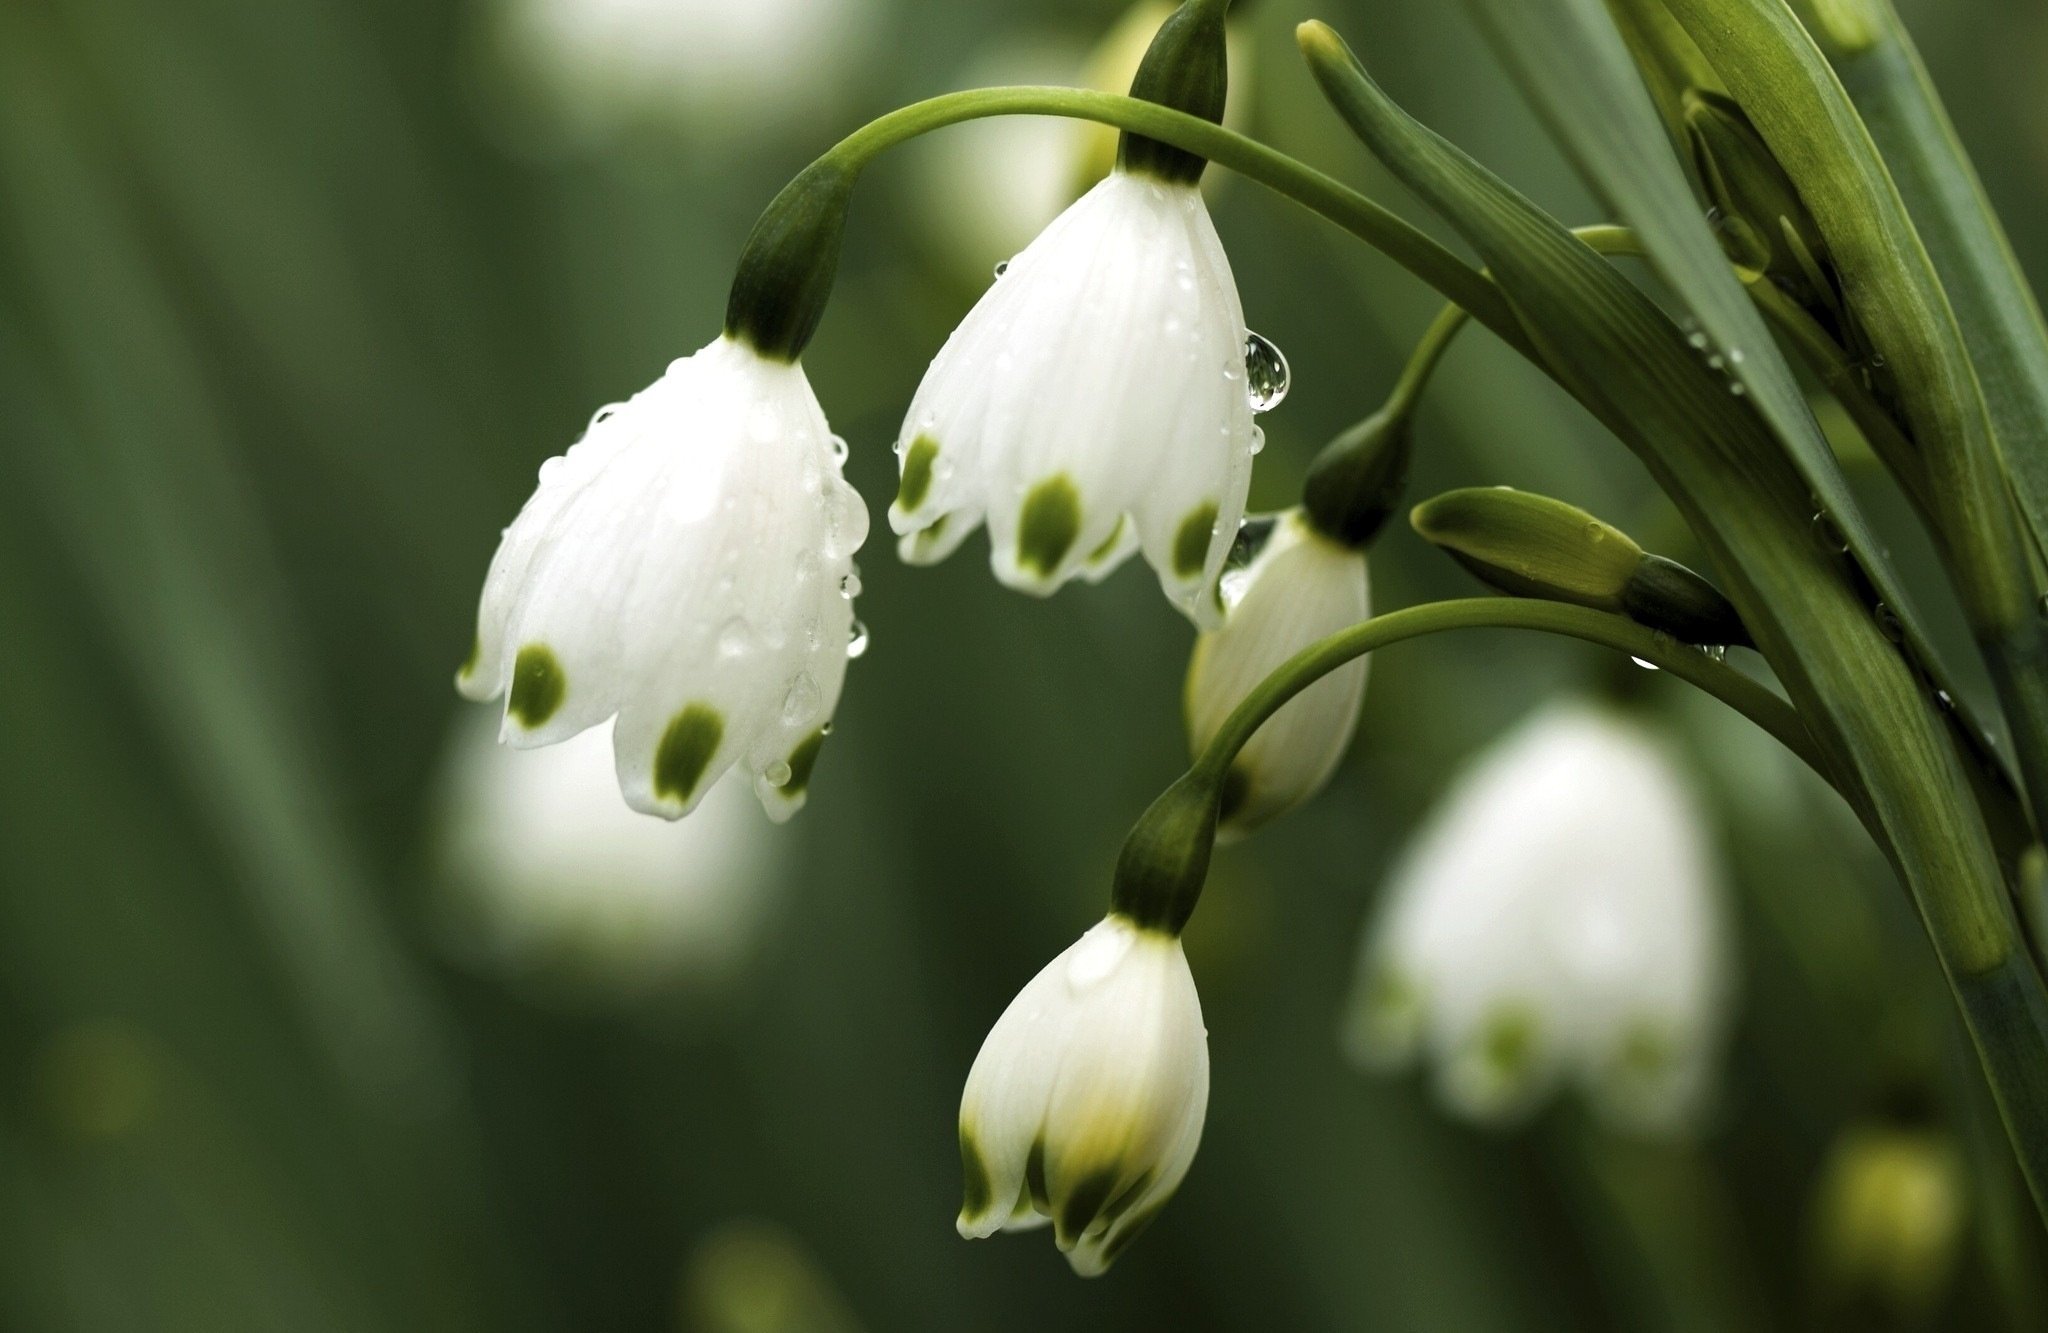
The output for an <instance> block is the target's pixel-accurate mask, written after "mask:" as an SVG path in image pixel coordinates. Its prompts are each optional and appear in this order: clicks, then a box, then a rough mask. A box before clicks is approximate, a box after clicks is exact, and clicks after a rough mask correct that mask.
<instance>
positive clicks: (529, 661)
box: [505, 643, 569, 731]
mask: <svg viewBox="0 0 2048 1333" xmlns="http://www.w3.org/2000/svg"><path fill="white" fill-rule="evenodd" d="M568 693H569V677H568V675H567V674H566V673H565V672H563V670H562V664H561V663H560V662H559V661H557V660H556V659H555V654H554V653H553V651H552V650H550V649H549V648H547V647H546V646H545V645H543V644H538V643H529V644H527V645H526V646H525V647H524V648H521V649H520V650H519V656H518V657H517V658H515V659H513V662H512V697H511V698H510V699H508V700H506V702H505V710H506V711H507V712H509V713H510V714H512V716H513V717H515V718H518V719H519V725H520V726H522V727H525V728H526V729H527V730H528V731H531V730H533V729H534V728H535V727H538V726H540V725H541V724H542V723H544V722H546V721H547V720H548V719H549V718H551V717H553V716H554V715H555V713H556V711H557V710H559V709H560V708H561V706H562V699H563V698H564V697H565V696H566V695H567V694H568Z"/></svg>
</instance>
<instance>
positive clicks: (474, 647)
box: [455, 636, 484, 685]
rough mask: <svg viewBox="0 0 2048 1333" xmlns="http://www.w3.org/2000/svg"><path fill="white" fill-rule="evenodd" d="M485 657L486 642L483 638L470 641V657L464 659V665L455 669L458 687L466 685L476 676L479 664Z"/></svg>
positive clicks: (479, 637)
mask: <svg viewBox="0 0 2048 1333" xmlns="http://www.w3.org/2000/svg"><path fill="white" fill-rule="evenodd" d="M483 656H484V641H483V638H482V636H478V637H476V638H473V639H471V640H470V641H469V656H468V657H465V658H463V659H462V665H461V666H459V667H457V668H455V683H456V684H457V685H461V684H464V683H466V682H467V681H468V680H469V678H470V677H471V676H473V675H475V674H476V666H477V663H478V662H481V661H482V660H483Z"/></svg>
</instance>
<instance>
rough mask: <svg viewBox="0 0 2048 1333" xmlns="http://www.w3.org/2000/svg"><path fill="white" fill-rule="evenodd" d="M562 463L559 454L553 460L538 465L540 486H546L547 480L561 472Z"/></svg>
mask: <svg viewBox="0 0 2048 1333" xmlns="http://www.w3.org/2000/svg"><path fill="white" fill-rule="evenodd" d="M562 461H563V460H562V456H561V455H560V454H557V455H555V456H554V457H553V458H550V459H549V460H548V461H547V462H545V463H542V464H541V465H540V482H541V485H543V486H545V485H547V483H548V478H550V477H552V476H554V475H555V474H556V473H558V472H560V471H561V470H562Z"/></svg>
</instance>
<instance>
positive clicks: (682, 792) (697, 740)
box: [654, 704, 795, 802]
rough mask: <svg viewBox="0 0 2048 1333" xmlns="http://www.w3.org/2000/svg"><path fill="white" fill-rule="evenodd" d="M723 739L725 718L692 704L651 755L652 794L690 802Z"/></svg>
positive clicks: (669, 728)
mask: <svg viewBox="0 0 2048 1333" xmlns="http://www.w3.org/2000/svg"><path fill="white" fill-rule="evenodd" d="M724 737H725V718H724V717H723V716H722V715H721V714H720V713H719V711H718V710H717V709H715V708H713V707H711V706H710V705H708V704H691V705H690V706H689V707H687V708H685V709H683V711H682V712H680V713H677V714H676V715H675V717H674V719H672V720H671V721H670V722H669V724H668V730H666V731H664V732H662V733H661V744H660V745H659V746H657V747H656V748H655V751H654V794H655V795H656V796H659V797H661V798H662V799H663V800H667V801H676V802H682V801H687V800H689V799H690V797H691V796H693V795H694V794H695V793H696V791H697V784H698V783H699V782H700V781H702V780H703V777H704V770H705V769H706V768H707V767H709V766H710V764H711V756H713V755H715V754H717V753H718V742H719V741H720V740H722V739H724ZM791 768H792V770H794V768H795V765H793V764H792V765H791Z"/></svg>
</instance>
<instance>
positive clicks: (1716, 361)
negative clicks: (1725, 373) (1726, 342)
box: [1707, 352, 1728, 370]
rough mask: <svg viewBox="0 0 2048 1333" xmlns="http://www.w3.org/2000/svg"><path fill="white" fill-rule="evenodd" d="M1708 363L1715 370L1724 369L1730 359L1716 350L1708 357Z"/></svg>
mask: <svg viewBox="0 0 2048 1333" xmlns="http://www.w3.org/2000/svg"><path fill="white" fill-rule="evenodd" d="M1707 364H1708V365H1709V366H1711V367H1712V368H1714V369H1715V370H1722V369H1725V368H1726V367H1727V365H1728V359H1727V358H1726V357H1724V356H1722V355H1721V354H1720V353H1719V352H1716V353H1714V354H1713V355H1712V356H1710V357H1708V358H1707Z"/></svg>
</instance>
